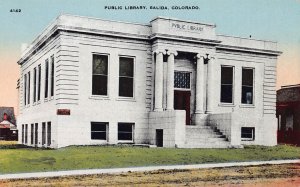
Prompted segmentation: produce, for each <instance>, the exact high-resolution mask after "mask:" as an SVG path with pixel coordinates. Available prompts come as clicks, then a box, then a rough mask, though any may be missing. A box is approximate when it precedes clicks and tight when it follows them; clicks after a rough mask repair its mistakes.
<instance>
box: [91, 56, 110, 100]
mask: <svg viewBox="0 0 300 187" xmlns="http://www.w3.org/2000/svg"><path fill="white" fill-rule="evenodd" d="M107 74H108V56H107V55H98V54H93V80H92V94H93V95H107Z"/></svg>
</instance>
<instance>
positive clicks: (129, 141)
mask: <svg viewBox="0 0 300 187" xmlns="http://www.w3.org/2000/svg"><path fill="white" fill-rule="evenodd" d="M133 143H134V142H133V140H118V144H133Z"/></svg>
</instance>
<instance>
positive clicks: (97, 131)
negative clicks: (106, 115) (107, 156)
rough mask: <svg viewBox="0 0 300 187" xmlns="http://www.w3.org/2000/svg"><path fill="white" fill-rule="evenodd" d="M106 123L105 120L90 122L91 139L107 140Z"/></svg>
mask: <svg viewBox="0 0 300 187" xmlns="http://www.w3.org/2000/svg"><path fill="white" fill-rule="evenodd" d="M107 132H108V123H107V122H92V123H91V139H92V140H107Z"/></svg>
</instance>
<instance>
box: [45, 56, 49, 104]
mask: <svg viewBox="0 0 300 187" xmlns="http://www.w3.org/2000/svg"><path fill="white" fill-rule="evenodd" d="M48 75H49V62H48V59H47V60H46V67H45V98H47V97H48Z"/></svg>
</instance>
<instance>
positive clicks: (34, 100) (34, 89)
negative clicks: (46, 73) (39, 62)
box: [33, 68, 37, 102]
mask: <svg viewBox="0 0 300 187" xmlns="http://www.w3.org/2000/svg"><path fill="white" fill-rule="evenodd" d="M36 86H37V84H36V68H34V69H33V102H36Z"/></svg>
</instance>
